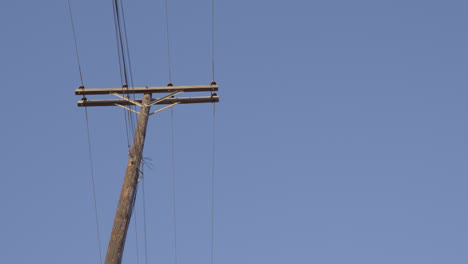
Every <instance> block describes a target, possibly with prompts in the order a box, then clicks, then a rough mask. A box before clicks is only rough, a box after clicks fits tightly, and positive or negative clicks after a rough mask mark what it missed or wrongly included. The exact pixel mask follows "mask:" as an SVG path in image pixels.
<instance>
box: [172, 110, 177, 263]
mask: <svg viewBox="0 0 468 264" xmlns="http://www.w3.org/2000/svg"><path fill="white" fill-rule="evenodd" d="M171 135H172V136H171V140H172V212H173V219H174V264H177V219H176V188H175V158H174V111H173V109H172V107H171Z"/></svg>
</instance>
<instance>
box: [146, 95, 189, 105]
mask: <svg viewBox="0 0 468 264" xmlns="http://www.w3.org/2000/svg"><path fill="white" fill-rule="evenodd" d="M180 93H181V91H176V92H173V93H170V94H168V95H166V96H163V97H161V98H158V99H154V100H153V101H151V102H150V103H149V104H148V105H146V106H152V105H155V104H157V103H159V102H162V101H164V100H165V99H167V98H169V97H172V96H174V95H176V94H180Z"/></svg>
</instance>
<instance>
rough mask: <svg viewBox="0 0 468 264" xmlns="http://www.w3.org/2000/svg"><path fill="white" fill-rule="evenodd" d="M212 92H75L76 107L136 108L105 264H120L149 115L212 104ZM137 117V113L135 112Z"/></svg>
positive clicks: (179, 89)
mask: <svg viewBox="0 0 468 264" xmlns="http://www.w3.org/2000/svg"><path fill="white" fill-rule="evenodd" d="M215 91H218V85H216V84H215V83H213V84H211V85H196V86H163V87H135V88H130V89H129V88H99V89H84V87H80V89H76V90H75V94H76V95H83V99H82V100H80V101H78V106H80V107H91V106H120V107H123V108H125V109H126V110H128V111H133V112H136V111H135V110H133V109H131V108H128V107H126V106H127V105H136V106H139V107H140V112H139V115H140V116H139V118H138V123H137V127H136V131H135V137H134V139H133V145H132V149H131V151H130V157H129V159H128V164H127V170H126V171H125V177H124V182H123V185H122V191H121V193H120V198H119V204H118V206H117V212H116V214H115V219H114V225H113V227H112V233H111V237H110V240H109V246H108V248H107V254H106V260H105V264H120V263H121V262H122V256H123V250H124V247H125V239H126V237H127V230H128V225H129V223H130V218H131V216H132V211H133V204H134V202H135V197H136V187H137V185H138V178H139V175H140V164H141V160H142V157H143V147H144V143H145V136H146V128H147V125H148V118H149V116H150V115H152V114H155V113H157V112H159V111H162V110H164V109H166V108H168V107H171V106H175V105H177V104H193V103H216V102H219V97H218V96H217V95H216V93H215ZM183 92H211V96H201V97H174V96H175V95H176V94H179V93H183ZM130 93H132V94H144V95H143V98H142V99H141V100H132V99H130V98H129V97H128V96H124V94H130ZM152 93H169V94H168V95H165V96H163V97H161V98H157V99H152V98H151V94H152ZM102 94H104V95H105V94H111V95H115V96H117V97H119V98H120V99H119V100H93V101H89V100H87V99H86V98H85V96H86V95H102ZM162 104H169V106H167V107H163V108H161V109H159V110H157V111H155V112H153V113H150V108H151V106H152V105H162ZM136 113H138V112H136Z"/></svg>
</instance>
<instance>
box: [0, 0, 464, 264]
mask: <svg viewBox="0 0 468 264" xmlns="http://www.w3.org/2000/svg"><path fill="white" fill-rule="evenodd" d="M124 2H125V7H126V11H127V27H128V34H129V35H128V37H129V44H130V52H131V59H132V66H133V76H134V83H135V85H137V86H145V85H152V86H161V85H165V84H167V82H168V77H167V46H166V39H165V24H164V21H165V18H164V14H165V13H164V2H163V1H162V0H156V1H153V0H151V1H149V0H141V1H124ZM168 2H169V20H170V37H171V49H172V50H171V52H172V53H171V55H172V70H173V71H172V74H173V82H174V84H175V85H195V84H209V83H210V82H211V57H210V55H211V46H210V45H211V25H210V23H211V1H209V0H206V1H189V0H169V1H168ZM72 6H73V11H74V16H75V24H76V31H77V36H78V45H79V51H80V56H81V63H82V67H83V75H84V83H85V86H86V87H89V88H98V87H119V86H120V77H119V72H118V60H117V50H116V43H115V35H114V26H113V17H112V14H113V13H112V2H111V1H110V0H107V1H90V0H85V1H77V0H72ZM467 10H468V2H466V1H461V0H460V1H457V0H447V1H440V0H439V1H433V0H424V1H423V0H395V1H375V0H374V1H370V0H368V1H363V0H356V1H345V0H336V1H300V0H291V1H266V0H264V1H260V0H253V1H251V0H249V1H246V0H238V1H226V0H216V81H217V82H218V84H219V85H220V91H219V95H220V97H221V102H220V104H218V105H217V108H216V190H215V196H216V199H215V235H214V237H215V263H216V264H238V263H244V264H250V263H252V264H254V263H255V264H257V263H270V264H285V263H320V264H343V263H350V264H351V263H352V264H376V263H378V264H396V263H398V264H415V263H424V264H429V263H431V264H432V263H434V264H439V263H440V264H442V263H443V264H445V263H450V264H466V263H468V251H467V247H468V225H467V223H468V211H467V203H468V197H467V190H466V189H467V185H468V179H467V172H468V167H467V162H466V160H467V158H468V140H467V139H468V137H467V135H468V123H467V115H468V109H467V99H468V90H467V84H468V77H467V76H468V75H467V72H468V50H467V47H468V37H467V36H468V34H467V33H468V29H467V25H468V17H467V15H466V12H467ZM0 33H1V42H0V43H1V44H0V45H1V46H0V47H1V49H0V62H1V63H0V76H1V86H2V91H3V96H2V111H1V112H0V120H1V121H2V129H0V135H1V138H2V141H1V142H2V151H1V152H0V164H1V168H2V173H1V175H2V176H1V184H0V200H1V203H0V209H1V217H0V226H1V227H2V231H1V234H0V263H67V264H73V263H99V256H98V255H99V253H98V248H97V245H98V243H97V239H96V226H95V218H94V217H95V216H94V207H93V199H92V197H93V196H92V189H91V180H90V168H89V156H88V146H87V138H86V123H85V118H84V109H81V108H78V107H77V106H76V101H77V100H79V99H80V97H79V96H75V95H74V92H73V91H74V89H75V88H77V87H78V86H79V84H80V83H79V75H78V70H77V64H76V57H75V53H74V43H73V35H72V31H71V26H70V21H69V14H68V6H67V1H66V0H60V1H58V0H51V1H31V0H26V1H3V2H2V4H1V5H0ZM89 118H90V121H89V124H90V127H91V140H92V142H93V145H92V151H93V161H94V169H95V177H96V192H97V193H96V194H97V206H98V211H99V225H100V230H101V247H102V251H103V255H104V254H105V252H106V250H107V243H108V239H109V235H110V231H111V228H112V223H113V218H114V214H115V209H116V205H117V201H118V196H119V193H120V188H121V184H122V179H123V175H124V171H125V166H126V163H127V158H128V157H127V144H126V136H125V132H124V127H125V122H124V119H123V114H122V109H117V108H116V107H115V108H114V107H107V108H105V107H101V108H92V109H89ZM174 122H175V157H176V158H175V165H176V185H177V199H176V200H177V235H178V236H177V242H178V247H177V250H178V263H179V264H184V263H186V264H206V263H209V261H210V205H211V202H210V188H211V186H210V182H211V179H210V177H211V140H212V133H211V131H212V126H211V122H212V106H211V105H210V104H207V105H185V106H177V107H176V108H175V113H174ZM170 135H171V134H170V112H163V113H161V114H160V115H157V116H153V117H151V119H150V121H149V128H148V140H147V143H146V146H145V153H144V156H145V157H151V158H152V162H153V169H152V170H149V169H146V170H145V172H146V173H145V179H146V183H145V191H146V205H147V208H146V220H147V242H148V243H147V248H148V263H166V264H168V263H173V252H174V247H173V219H172V211H171V210H172V209H171V208H172V207H171V203H172V192H171V163H170V161H171V145H170ZM141 194H142V192H141V189H140V191H139V195H138V198H137V199H138V200H137V207H136V210H137V230H138V239H139V240H138V248H139V252H140V257H139V263H144V246H143V245H144V242H143V215H142V196H141ZM103 257H104V256H103ZM124 263H137V255H136V243H135V228H134V223H133V221H132V223H131V227H130V230H129V233H128V240H127V245H126V251H125V256H124Z"/></svg>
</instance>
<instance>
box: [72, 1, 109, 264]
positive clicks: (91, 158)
mask: <svg viewBox="0 0 468 264" xmlns="http://www.w3.org/2000/svg"><path fill="white" fill-rule="evenodd" d="M68 11H69V13H70V22H71V26H72V31H73V40H74V42H75V52H76V60H77V63H78V71H79V73H80V81H81V87H80V88H84V82H83V74H82V71H81V63H80V55H79V53H78V41H77V37H76V32H75V23H74V21H73V12H72V7H71V3H70V0H68ZM83 98H84V99H86V98H85V97H83ZM85 117H86V134H87V136H88V152H89V165H90V170H91V183H92V189H93V200H94V215H95V220H96V232H97V242H98V250H99V260H100V263H101V264H102V250H101V238H100V236H99V233H100V231H99V218H98V212H97V202H96V186H95V180H94V168H93V156H92V151H91V137H90V135H89V120H88V109H87V108H86V107H85Z"/></svg>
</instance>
